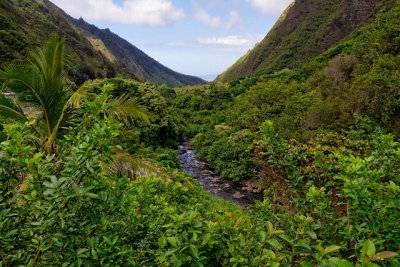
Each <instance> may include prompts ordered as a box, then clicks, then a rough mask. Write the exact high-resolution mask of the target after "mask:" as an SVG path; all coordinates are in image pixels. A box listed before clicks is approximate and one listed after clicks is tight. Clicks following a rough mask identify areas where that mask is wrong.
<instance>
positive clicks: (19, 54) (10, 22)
mask: <svg viewBox="0 0 400 267" xmlns="http://www.w3.org/2000/svg"><path fill="white" fill-rule="evenodd" d="M54 33H57V34H58V35H60V36H62V37H65V38H66V48H65V49H66V50H65V69H66V72H67V74H68V76H69V77H70V79H71V80H73V81H75V82H76V83H78V84H80V83H83V82H84V81H85V80H88V79H95V78H110V77H115V76H116V75H123V76H124V77H127V78H137V79H139V80H148V81H151V82H154V83H156V84H167V85H169V86H182V85H192V84H203V83H205V81H204V80H202V79H200V78H197V77H193V76H188V75H184V74H181V73H177V72H175V71H172V70H171V69H169V68H167V67H165V66H163V65H161V64H160V63H158V62H157V61H156V60H154V59H152V58H151V57H149V56H148V55H146V54H145V53H144V52H142V51H141V50H139V49H138V48H136V47H135V46H133V45H132V44H130V43H129V42H128V41H126V40H124V39H122V38H121V37H119V36H117V35H116V34H114V33H112V32H110V31H109V30H101V29H98V28H97V27H95V26H94V25H90V24H87V23H86V22H84V21H83V20H75V19H73V18H72V17H70V16H68V15H67V14H66V13H65V12H64V11H62V10H61V9H59V8H58V7H57V6H55V5H54V4H52V3H51V2H50V1H48V0H0V64H4V63H6V62H10V61H12V60H15V59H22V58H26V57H27V56H28V53H29V51H31V50H34V49H35V48H37V47H40V46H42V45H43V43H44V42H45V41H46V40H48V39H49V37H50V36H51V35H52V34H54Z"/></svg>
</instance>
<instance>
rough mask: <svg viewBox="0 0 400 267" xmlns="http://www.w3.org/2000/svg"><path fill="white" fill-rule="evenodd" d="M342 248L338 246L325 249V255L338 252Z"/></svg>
mask: <svg viewBox="0 0 400 267" xmlns="http://www.w3.org/2000/svg"><path fill="white" fill-rule="evenodd" d="M340 248H341V247H339V246H336V245H332V246H329V247H326V248H325V254H328V253H331V252H335V251H338V250H339V249H340Z"/></svg>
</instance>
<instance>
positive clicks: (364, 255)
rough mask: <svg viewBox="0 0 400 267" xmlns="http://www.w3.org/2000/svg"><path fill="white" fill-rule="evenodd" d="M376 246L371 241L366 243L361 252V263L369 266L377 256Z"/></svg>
mask: <svg viewBox="0 0 400 267" xmlns="http://www.w3.org/2000/svg"><path fill="white" fill-rule="evenodd" d="M375 252H376V251H375V245H374V243H373V242H372V241H371V240H367V241H365V243H364V245H363V248H362V250H361V263H362V264H363V265H367V264H368V262H369V261H370V260H371V259H372V258H374V256H375Z"/></svg>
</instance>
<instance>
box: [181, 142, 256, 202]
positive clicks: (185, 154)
mask: <svg viewBox="0 0 400 267" xmlns="http://www.w3.org/2000/svg"><path fill="white" fill-rule="evenodd" d="M192 141H193V139H189V140H186V141H185V142H184V143H182V144H180V145H179V146H178V150H179V154H178V159H179V163H180V165H181V168H182V169H183V170H184V171H185V172H186V173H188V174H190V175H192V176H193V178H194V179H195V180H196V181H197V182H198V183H199V184H200V185H201V186H202V187H203V188H204V190H206V191H207V192H209V193H210V194H212V195H215V196H219V197H221V198H224V199H227V200H231V201H233V202H236V203H238V204H239V205H241V206H242V207H248V206H249V205H251V204H253V203H254V202H255V200H262V199H263V195H262V194H261V193H253V192H249V191H247V190H244V189H242V187H243V185H240V184H238V183H235V182H233V181H231V180H227V179H224V178H222V177H220V176H219V175H218V173H216V172H215V171H213V170H211V169H210V168H209V166H208V164H207V163H206V162H204V161H201V160H199V159H197V157H196V150H195V148H194V147H193V146H192V145H190V143H191V142H192Z"/></svg>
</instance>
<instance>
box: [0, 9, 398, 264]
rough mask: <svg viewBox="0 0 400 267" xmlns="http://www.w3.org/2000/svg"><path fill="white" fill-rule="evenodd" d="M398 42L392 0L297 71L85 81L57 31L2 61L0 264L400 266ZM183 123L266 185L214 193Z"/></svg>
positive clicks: (225, 170)
mask: <svg viewBox="0 0 400 267" xmlns="http://www.w3.org/2000/svg"><path fill="white" fill-rule="evenodd" d="M399 47H400V2H399V1H397V2H396V4H394V5H393V6H390V5H389V6H384V7H383V8H382V9H381V10H380V11H379V12H377V14H376V16H374V17H373V18H372V19H371V20H370V21H369V23H368V24H365V25H363V26H362V27H361V28H359V29H358V30H356V31H355V32H353V33H352V34H351V35H350V36H348V37H347V38H345V39H344V40H342V41H341V42H339V43H338V44H336V45H335V46H333V47H332V48H331V49H329V50H327V51H326V52H324V53H322V54H320V55H319V56H317V57H315V58H314V59H312V60H311V61H308V62H307V63H305V64H302V65H301V66H300V67H299V68H296V69H294V70H288V69H285V70H282V71H278V72H274V73H272V72H270V73H264V74H254V75H250V76H244V77H240V78H238V79H236V80H233V81H230V82H229V83H219V82H213V83H209V84H207V85H198V86H184V87H179V88H169V87H166V86H157V85H154V84H152V83H150V82H140V81H137V80H135V79H123V78H121V77H114V78H112V79H97V80H93V81H86V82H82V83H78V84H76V83H74V82H73V81H71V79H70V78H71V77H68V75H66V70H65V66H64V64H63V62H64V58H65V55H64V49H65V40H64V39H62V38H61V39H60V38H59V37H57V36H56V35H54V36H53V37H51V38H50V39H49V41H48V43H47V45H46V46H45V47H44V48H43V49H40V50H38V51H36V52H34V53H31V56H30V57H29V58H28V59H27V60H24V61H14V62H12V63H6V64H4V65H3V66H2V69H1V71H0V82H1V86H2V87H1V91H2V92H3V93H2V94H0V119H1V121H0V122H1V124H0V266H25V265H26V266H59V265H61V266H337V267H347V266H348V267H351V266H356V267H358V266H360V267H364V266H366V267H374V266H399V264H400V257H399V255H398V253H399V252H400V247H399V245H400V243H399V240H400V219H399V218H400V180H399V177H400V142H399V134H400V132H399V128H398V126H399V114H400V106H399V103H400V102H399V96H400V95H399V92H400V91H399V90H400V83H399V81H400V57H399V52H400V50H399ZM66 49H68V48H66ZM10 93H11V94H10ZM10 95H11V96H10ZM185 137H194V141H193V144H194V145H195V147H196V150H197V156H198V157H199V158H202V159H204V160H206V161H207V162H208V163H209V166H210V167H211V168H213V169H214V170H215V171H217V172H219V174H220V175H221V176H223V177H224V178H226V179H231V180H233V181H235V182H236V183H237V184H241V185H243V186H244V185H249V184H250V183H251V184H256V185H257V186H258V187H260V188H262V189H263V200H262V201H256V202H255V203H254V204H252V205H251V206H250V207H247V208H246V209H244V208H242V207H240V206H238V205H237V204H235V203H233V202H230V201H225V200H223V199H220V198H218V197H215V196H212V195H210V194H209V193H207V192H205V191H204V189H203V188H202V187H201V185H200V184H199V183H197V182H196V180H195V179H194V178H193V177H191V176H190V175H189V174H187V173H185V172H184V171H183V170H181V169H180V166H179V162H178V160H177V157H176V154H177V152H176V150H175V149H176V148H177V145H178V144H179V142H181V141H182V140H183V138H185Z"/></svg>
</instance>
